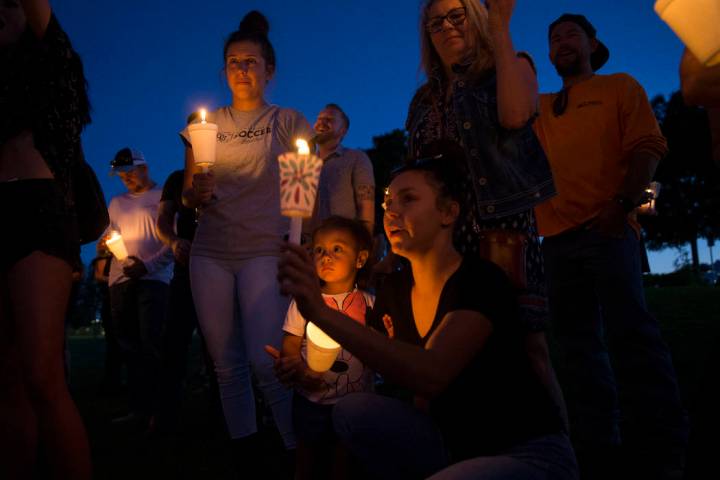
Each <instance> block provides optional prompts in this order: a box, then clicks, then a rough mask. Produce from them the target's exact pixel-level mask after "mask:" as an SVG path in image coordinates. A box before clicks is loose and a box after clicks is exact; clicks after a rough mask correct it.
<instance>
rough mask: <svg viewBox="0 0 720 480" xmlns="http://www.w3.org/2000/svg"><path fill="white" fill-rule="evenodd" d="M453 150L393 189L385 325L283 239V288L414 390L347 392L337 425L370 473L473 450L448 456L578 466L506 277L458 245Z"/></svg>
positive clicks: (445, 462)
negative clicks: (348, 300)
mask: <svg viewBox="0 0 720 480" xmlns="http://www.w3.org/2000/svg"><path fill="white" fill-rule="evenodd" d="M457 160H458V159H457V158H452V157H450V156H448V155H446V156H445V157H444V158H440V159H431V160H427V161H423V162H420V163H418V164H416V165H413V166H410V167H406V168H405V169H403V170H402V171H400V173H398V174H397V175H396V176H395V177H394V179H393V180H392V183H391V184H390V186H389V188H388V190H387V193H386V197H385V204H384V206H385V216H384V224H385V233H386V235H387V236H388V239H389V242H390V245H391V246H392V250H393V252H394V253H396V254H398V255H400V256H402V257H405V258H406V259H407V260H408V261H409V265H410V267H409V268H406V269H404V270H401V271H399V272H395V273H393V274H392V275H391V276H390V277H388V278H387V279H386V281H385V282H384V283H383V285H382V287H381V289H380V291H378V296H377V303H376V307H375V309H374V313H373V317H372V318H370V319H369V322H368V323H369V324H374V325H375V326H376V328H377V329H379V330H382V331H383V332H385V335H383V334H381V333H378V332H377V331H373V330H371V329H365V328H362V327H358V326H356V325H352V324H351V323H352V322H346V321H343V319H342V318H341V317H339V316H338V315H337V314H336V313H335V312H332V311H331V310H329V309H328V308H327V307H325V305H324V303H323V302H322V299H321V297H320V293H319V287H318V285H317V280H316V278H315V274H314V270H313V267H312V263H311V262H310V259H309V257H308V256H307V254H306V253H305V252H304V251H303V250H302V249H301V248H297V247H296V246H292V245H287V246H286V247H285V248H286V251H285V255H284V257H283V259H282V260H281V262H280V271H279V279H280V284H281V289H282V290H283V291H284V292H285V293H288V294H291V295H293V297H294V298H295V301H296V302H297V304H298V308H299V309H300V311H301V312H302V314H303V316H305V318H307V319H308V320H309V321H312V322H314V323H316V324H317V325H318V326H319V327H320V328H322V329H323V330H324V331H325V332H327V333H328V334H329V335H330V336H332V337H333V338H335V339H336V340H337V341H338V342H339V343H341V344H342V345H343V347H344V348H346V349H348V350H349V351H350V352H352V353H353V355H356V356H357V357H359V358H360V359H361V360H362V361H363V362H364V363H365V364H366V365H368V366H369V367H370V368H372V369H374V370H375V371H377V372H379V373H380V374H382V375H383V377H384V378H385V380H386V381H388V382H392V383H393V384H395V385H398V386H400V387H402V388H404V389H405V390H407V391H409V392H410V394H411V395H410V396H411V398H412V400H413V401H412V402H404V401H402V400H399V399H393V398H386V397H380V396H378V395H372V394H356V395H350V396H348V397H346V399H344V400H342V401H341V402H340V403H338V405H337V406H336V407H335V412H334V422H335V428H336V431H337V433H338V435H339V436H340V437H341V438H342V439H343V440H344V441H345V442H347V443H348V446H349V448H350V449H351V451H352V452H353V453H354V454H355V455H356V456H357V457H358V458H359V459H360V460H361V461H362V462H363V464H364V466H365V467H366V468H367V470H368V471H369V473H371V474H372V475H373V477H374V478H425V477H427V476H428V475H431V474H433V473H435V472H437V471H439V470H441V469H443V468H446V467H448V466H449V465H451V464H455V463H456V462H461V461H463V460H467V459H473V460H470V461H471V462H476V463H473V464H471V465H470V466H469V467H467V465H466V464H458V465H456V466H455V465H453V466H452V467H450V468H460V469H462V470H463V472H462V475H465V474H467V478H477V477H478V476H479V475H480V472H481V473H482V475H483V476H482V478H492V479H496V478H497V479H500V478H510V477H512V478H531V479H532V478H555V479H573V478H576V477H577V471H576V470H577V469H576V465H575V459H574V455H573V452H572V448H571V447H570V443H569V440H568V438H567V436H566V435H565V434H564V433H563V427H562V421H561V419H560V415H559V413H558V411H557V409H555V408H554V407H553V403H552V401H551V399H550V397H549V395H548V393H547V390H546V389H545V388H544V387H543V386H542V384H541V383H540V381H539V380H538V379H537V376H536V375H534V374H533V372H532V369H531V366H530V363H529V360H528V358H527V354H526V353H525V351H524V346H523V330H522V327H521V325H520V321H519V318H518V305H517V297H516V294H515V293H514V290H513V287H512V285H511V283H510V281H509V280H508V278H507V277H506V276H505V274H504V273H503V272H502V271H501V270H500V269H499V268H498V267H496V266H495V265H493V264H491V263H489V262H486V261H483V260H479V259H470V258H466V259H463V257H462V256H461V255H460V254H459V253H458V251H457V250H456V249H455V247H454V246H453V241H452V235H453V227H454V225H455V223H456V221H457V219H458V217H459V216H460V214H461V212H460V202H459V199H458V198H457V195H458V192H459V190H458V188H457V183H458V180H457V174H456V173H455V171H454V168H453V165H455V164H456V162H457ZM468 440H469V441H468ZM477 462H479V463H477ZM466 468H469V469H470V470H469V471H467V472H466V471H465V469H466ZM439 475H444V473H441V474H439ZM461 478H462V477H461Z"/></svg>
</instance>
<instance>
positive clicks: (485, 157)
mask: <svg viewBox="0 0 720 480" xmlns="http://www.w3.org/2000/svg"><path fill="white" fill-rule="evenodd" d="M514 7H515V1H514V0H487V1H486V2H485V3H482V2H480V1H479V0H428V1H426V2H425V3H424V5H423V7H422V9H421V13H420V52H421V68H422V70H423V71H424V73H425V75H426V76H427V82H426V83H425V84H424V85H423V86H421V87H420V88H419V89H418V91H417V92H416V94H415V97H414V98H413V100H412V103H411V105H410V109H409V112H408V118H407V122H406V127H407V130H408V132H409V140H410V141H409V147H410V155H411V158H419V157H422V156H429V155H433V154H434V153H436V152H434V151H433V148H432V147H430V145H438V143H437V142H438V141H440V143H443V142H445V143H446V144H447V143H451V144H455V145H454V148H462V153H461V155H460V156H461V157H462V158H463V162H462V165H461V168H462V170H463V173H464V178H465V182H464V184H463V186H462V194H463V203H464V207H465V209H464V210H465V212H466V213H465V214H464V216H463V218H460V219H459V221H458V224H457V226H456V229H455V236H454V241H455V245H456V247H457V249H458V250H459V251H460V252H461V253H463V254H464V255H479V256H482V257H484V258H486V259H488V260H491V261H493V262H495V263H497V264H498V265H499V266H501V267H502V268H503V269H504V270H505V272H506V273H507V274H508V275H509V276H510V278H511V279H512V281H513V284H514V285H515V288H516V289H517V291H518V295H519V298H520V309H521V320H522V322H523V325H524V327H525V329H526V332H527V335H526V350H527V352H528V354H529V355H530V357H531V359H532V363H533V368H534V370H535V371H536V373H537V374H538V376H539V377H540V378H541V380H542V381H543V383H544V384H545V385H546V386H547V388H548V389H549V390H550V391H551V392H552V394H553V397H554V398H555V401H556V404H557V406H558V409H560V410H562V411H563V412H564V409H565V407H564V402H563V400H562V394H561V392H560V389H559V387H558V384H557V380H556V379H555V375H554V373H553V370H552V367H551V366H550V363H549V355H548V350H547V343H546V341H545V336H544V330H545V328H546V325H547V319H548V311H547V300H546V296H545V279H544V272H543V266H542V256H541V253H540V243H539V240H538V235H537V229H536V225H535V217H534V215H533V210H532V208H533V206H535V205H536V204H537V203H539V202H541V201H542V200H543V199H547V198H549V197H551V196H553V195H554V194H555V187H554V185H553V180H552V174H551V172H550V167H549V164H548V161H547V158H546V157H545V154H544V152H543V150H542V148H541V146H540V143H539V142H538V140H537V138H536V137H535V134H534V133H533V130H532V127H531V124H532V121H533V119H534V117H535V113H536V105H537V99H538V86H537V80H536V77H535V69H534V65H533V63H532V60H531V59H530V57H529V56H528V55H527V54H525V53H522V52H517V51H516V50H515V47H514V45H513V41H512V38H511V36H510V20H511V18H512V14H513V10H514ZM460 145H462V147H460ZM448 148H451V149H452V148H453V145H449V146H448V145H446V146H445V149H448Z"/></svg>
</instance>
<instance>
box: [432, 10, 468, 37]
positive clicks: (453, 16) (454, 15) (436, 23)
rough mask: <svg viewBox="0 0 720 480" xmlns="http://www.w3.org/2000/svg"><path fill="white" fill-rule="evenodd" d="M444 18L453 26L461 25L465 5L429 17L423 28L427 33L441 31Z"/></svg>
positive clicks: (463, 18)
mask: <svg viewBox="0 0 720 480" xmlns="http://www.w3.org/2000/svg"><path fill="white" fill-rule="evenodd" d="M445 20H447V21H448V22H450V25H452V26H454V27H457V26H458V25H462V23H463V22H464V21H465V7H459V8H453V9H452V10H450V11H449V12H448V13H446V14H445V15H441V16H438V17H433V18H431V19H430V20H428V21H427V22H426V23H425V29H426V30H427V31H428V33H440V32H442V31H443V25H444V24H445Z"/></svg>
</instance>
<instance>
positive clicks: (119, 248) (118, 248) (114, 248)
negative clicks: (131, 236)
mask: <svg viewBox="0 0 720 480" xmlns="http://www.w3.org/2000/svg"><path fill="white" fill-rule="evenodd" d="M105 245H107V247H108V250H110V253H112V254H113V255H114V256H115V258H117V259H118V260H119V261H121V262H122V261H123V260H125V259H126V258H127V257H128V251H127V248H125V242H124V241H123V238H122V235H120V234H119V233H118V232H112V234H111V235H110V238H108V239H107V240H106V241H105Z"/></svg>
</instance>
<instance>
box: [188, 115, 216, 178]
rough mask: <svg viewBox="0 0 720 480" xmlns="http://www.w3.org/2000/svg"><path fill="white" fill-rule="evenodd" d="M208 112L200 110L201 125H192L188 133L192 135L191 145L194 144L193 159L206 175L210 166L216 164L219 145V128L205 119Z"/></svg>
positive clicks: (189, 126)
mask: <svg viewBox="0 0 720 480" xmlns="http://www.w3.org/2000/svg"><path fill="white" fill-rule="evenodd" d="M206 115H207V112H206V111H205V109H204V108H203V109H201V110H200V123H191V124H190V125H188V127H187V128H188V133H189V134H190V143H191V144H192V151H193V157H194V158H195V165H197V166H199V167H200V168H202V171H203V173H206V172H207V171H208V169H209V167H210V166H212V165H213V164H215V150H216V148H215V147H216V145H217V131H218V126H217V125H216V124H214V123H209V122H208V121H207V120H206V119H205V117H206Z"/></svg>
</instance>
